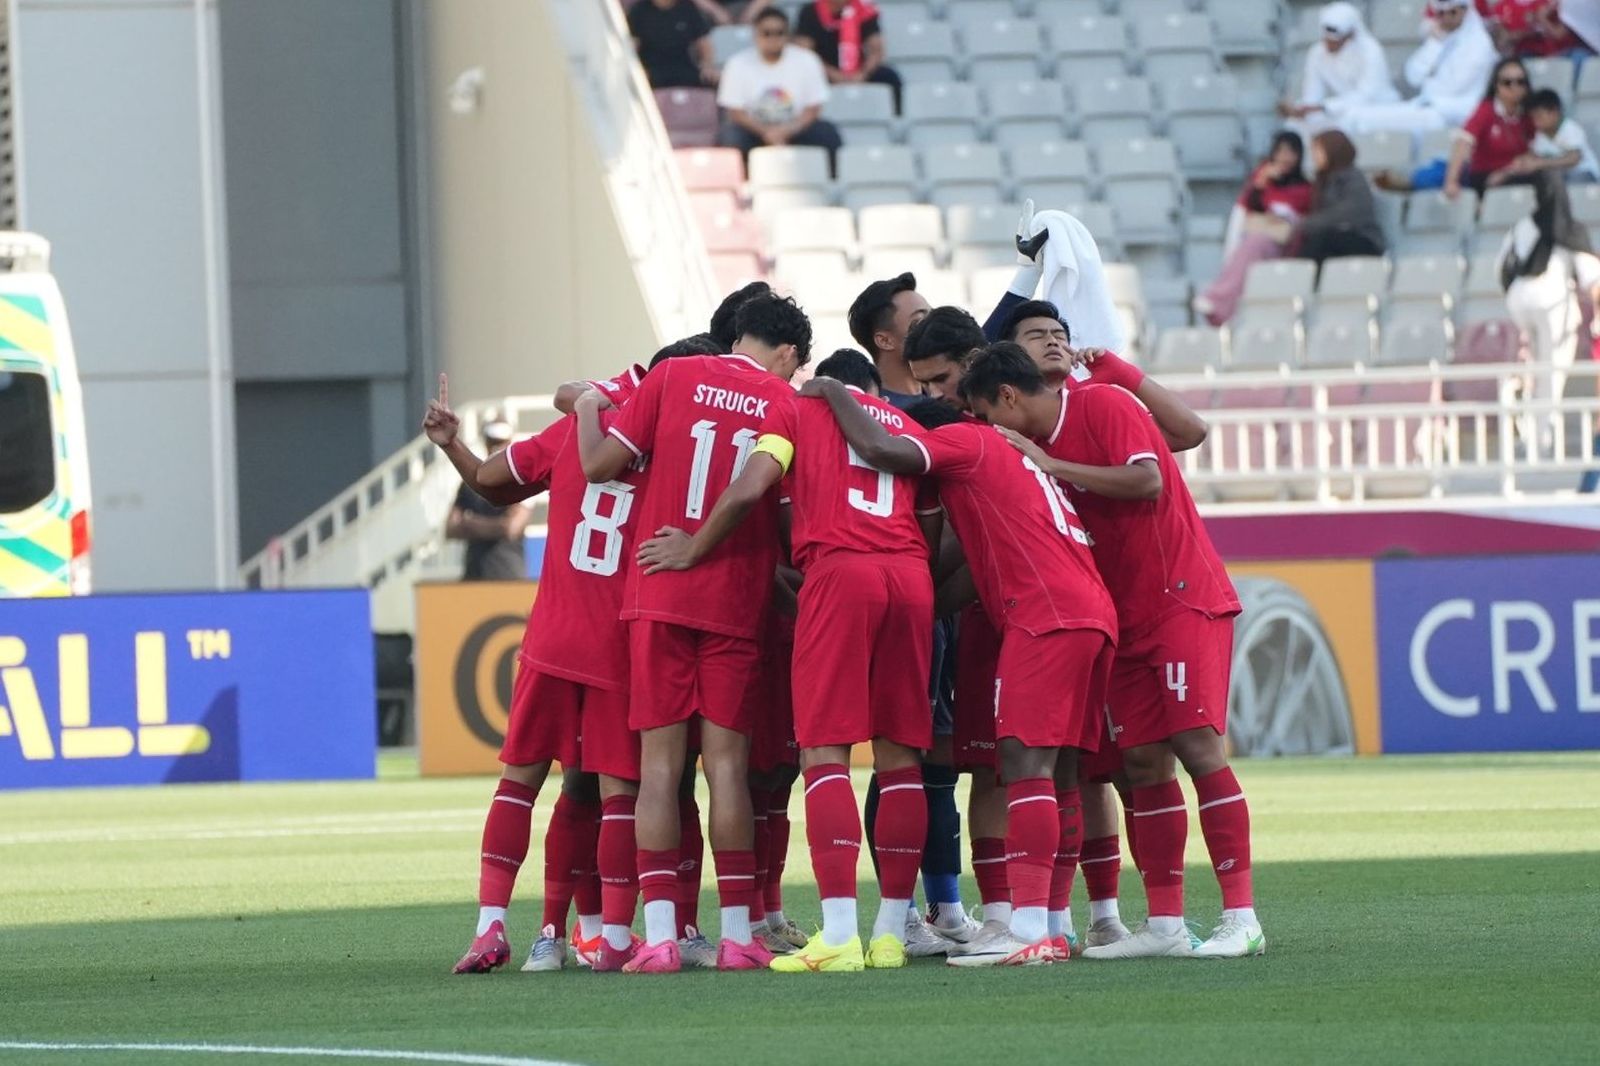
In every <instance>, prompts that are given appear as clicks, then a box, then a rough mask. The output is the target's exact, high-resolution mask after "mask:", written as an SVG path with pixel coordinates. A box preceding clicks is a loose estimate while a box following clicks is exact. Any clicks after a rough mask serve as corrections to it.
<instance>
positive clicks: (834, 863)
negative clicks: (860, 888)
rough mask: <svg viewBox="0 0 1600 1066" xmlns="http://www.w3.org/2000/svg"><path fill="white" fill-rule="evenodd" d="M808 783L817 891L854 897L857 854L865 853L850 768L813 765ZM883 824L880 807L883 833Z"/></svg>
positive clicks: (809, 833)
mask: <svg viewBox="0 0 1600 1066" xmlns="http://www.w3.org/2000/svg"><path fill="white" fill-rule="evenodd" d="M919 780H920V779H919ZM805 783H806V842H807V843H808V844H809V845H810V846H811V868H812V870H813V871H815V873H816V875H817V893H818V895H819V896H820V897H821V898H822V899H845V898H849V899H854V898H855V894H856V858H857V857H858V856H859V855H860V853H861V815H860V813H859V812H858V811H857V810H856V793H855V789H854V788H852V787H851V785H850V769H849V767H847V766H845V765H843V764H842V763H826V764H823V765H820V766H813V767H811V769H809V770H807V771H806V772H805ZM924 817H926V806H924ZM883 824H884V821H883V812H882V809H881V808H880V809H879V812H878V827H879V828H878V831H879V832H880V833H881V832H882V831H883ZM919 847H920V844H919Z"/></svg>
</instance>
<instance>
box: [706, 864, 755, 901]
mask: <svg viewBox="0 0 1600 1066" xmlns="http://www.w3.org/2000/svg"><path fill="white" fill-rule="evenodd" d="M711 858H712V859H713V860H714V861H715V862H716V864H717V900H718V903H719V905H720V906H723V907H748V906H750V897H751V895H752V894H753V893H754V890H755V883H756V856H755V853H754V852H752V851H712V853H711Z"/></svg>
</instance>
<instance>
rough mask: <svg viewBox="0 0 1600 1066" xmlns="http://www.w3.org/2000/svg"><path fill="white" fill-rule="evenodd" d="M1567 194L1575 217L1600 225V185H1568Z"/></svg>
mask: <svg viewBox="0 0 1600 1066" xmlns="http://www.w3.org/2000/svg"><path fill="white" fill-rule="evenodd" d="M1584 69H1585V70H1587V69H1588V67H1585V68H1584ZM1567 194H1568V195H1569V196H1570V197H1571V199H1572V215H1573V217H1574V218H1576V219H1577V220H1578V221H1579V222H1582V223H1583V224H1584V225H1586V226H1600V185H1596V184H1593V183H1590V184H1586V185H1568V186H1567Z"/></svg>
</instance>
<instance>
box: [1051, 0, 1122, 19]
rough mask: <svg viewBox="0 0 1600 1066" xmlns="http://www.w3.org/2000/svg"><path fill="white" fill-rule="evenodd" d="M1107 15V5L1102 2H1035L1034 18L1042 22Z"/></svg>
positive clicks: (1074, 0)
mask: <svg viewBox="0 0 1600 1066" xmlns="http://www.w3.org/2000/svg"><path fill="white" fill-rule="evenodd" d="M1105 13H1106V9H1105V5H1104V4H1102V3H1101V2H1100V0H1033V17H1034V18H1036V19H1038V20H1039V21H1041V22H1050V21H1053V20H1059V19H1069V18H1099V17H1100V16H1102V15H1104V14H1105Z"/></svg>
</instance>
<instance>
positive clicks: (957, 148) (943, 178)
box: [921, 144, 1005, 207]
mask: <svg viewBox="0 0 1600 1066" xmlns="http://www.w3.org/2000/svg"><path fill="white" fill-rule="evenodd" d="M921 156H922V174H923V177H925V178H926V179H927V180H928V184H929V186H930V192H929V196H928V198H929V200H931V201H932V202H933V203H935V204H938V205H939V206H940V207H947V206H949V205H950V204H988V203H996V204H997V203H1001V202H1002V200H1003V197H1002V195H1001V183H1002V181H1003V180H1004V178H1005V165H1004V163H1003V162H1002V161H1001V159H1000V149H999V148H998V147H996V146H995V145H992V144H956V145H950V146H949V147H940V148H934V149H930V150H927V151H924V152H922V153H921Z"/></svg>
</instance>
